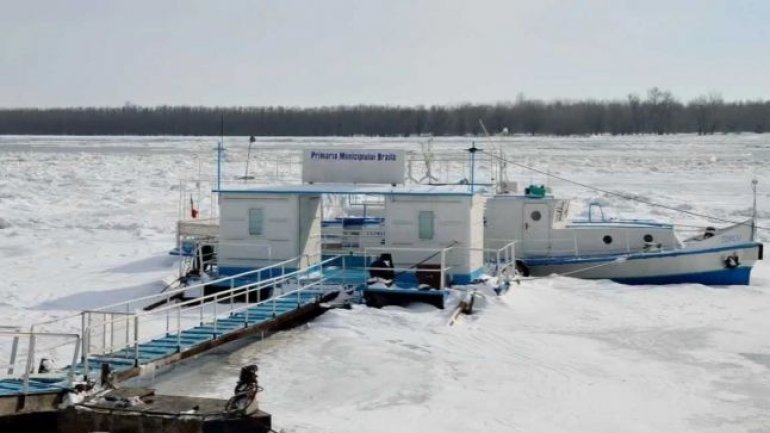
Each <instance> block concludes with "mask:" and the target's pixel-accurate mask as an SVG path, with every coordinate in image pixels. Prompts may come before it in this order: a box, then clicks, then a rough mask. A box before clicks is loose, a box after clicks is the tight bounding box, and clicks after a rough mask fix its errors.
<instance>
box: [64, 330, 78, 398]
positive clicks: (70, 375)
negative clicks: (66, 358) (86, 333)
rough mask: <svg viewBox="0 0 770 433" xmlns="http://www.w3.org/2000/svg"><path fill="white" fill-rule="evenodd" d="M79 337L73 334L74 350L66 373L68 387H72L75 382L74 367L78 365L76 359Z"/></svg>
mask: <svg viewBox="0 0 770 433" xmlns="http://www.w3.org/2000/svg"><path fill="white" fill-rule="evenodd" d="M79 350H80V336H79V335H77V334H75V350H74V351H73V352H74V353H73V354H72V364H70V371H69V373H67V382H68V385H69V386H72V384H73V382H74V381H75V366H76V365H77V363H78V357H79V356H80V352H79Z"/></svg>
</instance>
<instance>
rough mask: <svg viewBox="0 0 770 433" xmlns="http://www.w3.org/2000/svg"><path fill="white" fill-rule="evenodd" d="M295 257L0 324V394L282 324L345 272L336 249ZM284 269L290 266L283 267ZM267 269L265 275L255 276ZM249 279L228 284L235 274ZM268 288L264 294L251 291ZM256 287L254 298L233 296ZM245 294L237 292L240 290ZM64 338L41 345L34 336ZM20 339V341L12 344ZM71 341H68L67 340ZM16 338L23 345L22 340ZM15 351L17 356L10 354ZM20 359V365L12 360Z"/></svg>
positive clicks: (125, 370)
mask: <svg viewBox="0 0 770 433" xmlns="http://www.w3.org/2000/svg"><path fill="white" fill-rule="evenodd" d="M300 261H301V258H300V257H298V258H295V259H291V260H287V261H283V262H279V263H276V264H273V265H270V266H267V267H264V268H260V269H255V270H253V271H249V272H245V273H242V274H238V275H232V276H228V277H225V278H221V279H218V280H215V281H210V282H207V283H205V284H199V285H195V286H188V287H184V288H180V289H176V290H173V291H168V292H165V293H160V294H155V295H150V296H145V297H141V298H136V299H131V300H128V301H124V302H120V303H116V304H112V305H108V306H105V307H102V308H98V309H95V310H89V311H82V312H80V313H78V314H75V315H71V316H67V317H62V318H59V319H56V320H53V321H50V322H45V323H41V324H37V325H34V326H33V327H32V329H31V330H30V332H20V331H19V330H17V329H6V330H3V328H0V337H1V336H5V337H10V338H12V339H13V344H12V351H11V352H12V353H11V359H10V363H9V365H8V366H7V368H5V367H4V368H3V371H0V373H5V377H3V375H0V398H2V397H4V396H20V395H31V394H41V393H61V392H62V390H65V389H68V388H69V387H71V386H72V384H73V381H74V380H75V379H76V378H78V379H80V378H83V377H87V378H91V379H93V378H94V377H95V376H97V375H98V372H99V371H100V369H101V367H102V365H103V364H107V365H108V366H109V367H110V368H111V370H112V371H113V372H114V374H115V377H116V379H117V380H118V381H120V380H125V379H128V378H130V377H134V376H138V375H142V374H146V373H150V372H152V371H154V370H156V369H157V368H161V367H163V366H166V365H170V364H173V363H175V362H177V361H180V360H182V359H185V358H189V357H192V356H195V355H197V354H200V353H202V352H205V351H206V350H210V349H212V348H214V347H217V346H219V345H221V344H225V343H227V342H230V341H235V340H238V339H240V338H243V337H246V336H249V335H260V334H264V333H271V332H274V331H276V330H280V329H283V328H285V327H287V326H289V325H291V324H292V323H295V322H296V321H298V320H303V319H306V318H308V317H312V316H313V315H316V314H319V313H320V311H321V307H320V303H322V302H325V301H328V300H330V299H331V298H333V297H335V296H336V295H337V293H338V292H339V291H340V290H341V289H342V288H343V283H342V282H343V281H346V280H347V279H348V278H347V277H346V276H345V275H344V274H345V269H344V268H345V266H344V260H341V257H339V256H337V257H331V258H326V259H324V260H323V261H320V262H317V263H315V264H313V265H311V266H307V267H304V268H299V269H298V266H297V264H298V263H300ZM288 269H298V270H294V271H291V272H287V271H286V270H288ZM264 275H272V276H271V277H269V278H261V277H262V276H264ZM244 279H246V280H248V281H250V282H249V283H248V284H242V285H236V283H235V282H236V281H244ZM210 284H216V285H218V286H219V287H223V286H224V287H228V286H229V287H230V288H229V289H224V290H222V291H220V292H217V293H213V294H210V295H206V296H202V297H198V298H194V299H188V300H184V301H181V302H177V303H174V300H175V299H178V295H180V294H183V293H185V292H188V293H189V292H195V291H199V292H201V293H202V292H203V289H204V286H206V285H210ZM268 287H269V288H272V289H273V293H274V295H273V296H272V297H271V298H269V299H264V300H261V299H258V297H259V294H260V293H263V292H262V291H263V289H265V288H268ZM249 294H256V296H257V302H251V303H247V302H238V301H237V300H244V299H249ZM244 295H245V296H244ZM163 300H165V301H166V303H165V305H163V306H161V307H160V308H156V309H153V310H150V311H144V310H143V308H144V307H145V306H147V305H151V304H157V303H158V301H163ZM78 328H79V329H80V332H79V333H71V334H56V333H50V332H46V331H47V330H49V329H78ZM43 337H46V338H50V337H59V338H67V339H69V340H70V342H69V346H71V347H65V346H64V345H62V344H58V345H56V346H53V347H46V348H41V347H40V346H39V345H36V342H37V341H38V340H40V339H41V338H43ZM20 342H21V343H23V344H21V346H20ZM73 343H74V344H73ZM22 346H23V347H22ZM65 349H67V350H69V352H67V354H66V355H64V356H66V357H67V358H65V359H71V360H72V362H71V363H70V364H69V365H68V366H67V367H66V368H64V369H60V370H57V371H55V372H53V373H37V371H38V369H37V365H36V362H39V361H40V360H41V359H42V358H45V357H47V356H54V355H57V356H58V357H60V358H61V357H62V355H63V351H65ZM19 353H23V356H17V355H18V354H19ZM22 364H23V367H22V368H20V367H19V366H21V365H22Z"/></svg>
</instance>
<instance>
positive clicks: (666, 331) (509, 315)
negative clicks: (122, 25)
mask: <svg viewBox="0 0 770 433" xmlns="http://www.w3.org/2000/svg"><path fill="white" fill-rule="evenodd" d="M216 140H217V139H216V138H211V137H200V138H190V137H151V138H142V137H89V138H83V137H0V275H2V276H3V279H2V282H1V283H0V325H7V324H13V325H17V326H28V325H30V324H32V323H35V322H38V321H41V320H45V319H49V318H52V317H56V316H58V315H62V314H64V313H68V312H72V311H76V310H80V309H84V308H89V307H95V306H98V305H101V304H105V303H108V302H112V301H116V300H121V299H127V298H130V297H135V296H138V295H139V294H144V293H154V292H157V291H158V290H160V288H161V287H162V285H161V284H160V283H159V280H160V279H161V278H162V277H165V276H167V275H169V274H170V273H172V272H173V271H174V269H175V265H174V261H173V259H172V258H171V257H170V256H168V255H167V254H166V252H167V250H168V249H169V247H170V246H171V245H172V244H173V239H174V229H175V221H176V219H177V217H178V214H179V209H178V203H179V199H180V178H185V179H191V178H198V177H201V178H207V179H208V178H211V177H212V176H213V175H214V173H215V159H214V151H213V148H214V147H215V145H216ZM421 141H423V142H424V141H425V140H424V139H367V138H342V139H335V138H301V139H300V138H297V139H292V138H280V139H270V138H261V139H258V141H257V143H256V144H255V148H254V149H255V150H254V154H253V155H252V157H253V158H254V159H253V160H252V162H251V168H250V170H251V171H250V173H252V174H257V175H258V177H265V178H266V179H267V180H271V181H273V180H276V179H278V178H285V177H292V176H296V174H297V173H298V170H299V167H298V164H297V163H298V160H297V159H296V151H295V150H294V149H301V148H306V147H308V146H321V147H323V146H347V147H350V148H355V147H364V146H366V147H379V148H407V149H410V150H415V151H417V152H419V150H420V142H421ZM247 143H248V139H247V138H246V137H233V138H226V140H225V145H226V148H227V151H226V156H225V163H224V171H225V178H226V179H232V178H234V177H235V176H239V175H242V174H243V173H244V170H245V166H244V158H245V155H246V145H247ZM469 145H470V139H469V138H436V139H434V140H433V150H434V152H435V154H436V155H437V156H438V155H442V154H446V153H447V152H455V153H456V152H458V151H461V150H462V149H463V148H466V147H468V146H469ZM477 145H478V146H480V147H482V148H492V147H494V146H502V147H503V148H504V149H505V151H506V153H507V156H508V157H509V158H511V159H513V160H515V161H517V162H520V163H522V164H525V165H529V166H533V167H536V168H538V169H540V170H544V171H548V172H550V173H553V174H556V175H558V176H561V177H566V178H570V179H574V180H576V181H579V182H582V183H586V184H591V185H595V186H597V187H600V188H604V189H611V190H616V191H623V192H627V193H633V194H637V195H638V196H639V197H640V198H643V199H645V200H651V201H655V202H660V203H662V204H665V205H667V206H673V207H679V208H681V209H686V210H690V211H692V212H695V213H700V214H708V215H713V216H716V217H719V218H723V219H729V220H738V219H741V218H743V217H744V216H748V215H749V214H750V211H751V189H750V181H751V179H753V178H756V179H758V180H759V188H758V190H759V194H758V214H759V217H760V219H759V225H761V226H764V227H770V170H768V167H770V135H750V134H747V135H736V136H711V137H697V136H689V135H687V136H671V137H653V136H643V137H577V138H530V137H512V138H504V139H503V138H499V139H494V140H493V141H492V142H490V141H489V140H478V141H477ZM275 162H278V163H279V166H280V168H279V169H277V170H276V169H275V168H274V164H273V163H275ZM482 164H483V162H482ZM461 170H462V168H461V167H455V168H454V171H451V170H450V172H447V173H439V174H440V175H442V176H447V177H450V178H455V180H459V179H460V178H462V177H463V176H464V173H462V172H461ZM510 177H511V179H512V180H516V181H518V182H519V184H523V183H528V182H530V181H533V182H537V183H549V184H550V186H551V187H552V188H553V190H554V193H555V194H556V195H559V196H565V197H573V198H575V202H574V208H575V210H576V211H578V212H580V211H581V210H583V209H585V203H586V202H587V201H588V200H599V201H601V202H602V203H604V204H605V205H606V206H607V208H608V210H609V211H610V213H611V214H612V215H617V216H625V217H643V218H647V217H652V218H657V219H664V220H669V221H672V222H675V223H679V224H692V225H701V226H702V225H704V224H705V223H706V221H705V220H703V219H700V218H697V217H694V216H689V215H686V214H678V213H674V212H671V211H668V210H664V209H660V208H650V207H647V206H645V205H642V204H640V203H636V202H629V201H623V200H622V199H620V198H617V197H614V196H605V195H603V194H600V193H596V192H593V191H590V190H586V189H583V188H581V187H578V186H576V185H572V184H569V183H566V182H563V181H555V180H551V181H548V180H547V179H546V178H545V176H543V175H541V174H537V173H531V172H526V171H525V170H523V169H520V168H512V169H511V170H510ZM183 187H184V188H185V191H189V193H188V192H185V193H184V197H183V198H184V199H185V200H186V199H187V195H188V194H189V195H191V196H192V197H193V198H194V199H195V201H196V202H198V203H199V204H201V205H202V208H203V210H204V215H205V213H206V212H207V206H208V200H209V198H210V195H209V193H208V191H207V189H206V185H205V184H203V186H202V187H201V188H200V192H199V190H198V188H197V187H196V186H195V183H194V182H191V181H187V182H184V184H183ZM759 236H760V238H761V239H762V240H765V241H768V240H770V232H768V231H760V232H759ZM447 314H448V312H440V311H436V310H434V309H432V308H429V307H422V306H417V307H413V308H409V309H402V308H385V309H382V310H375V309H367V308H363V307H357V308H354V309H352V310H334V311H331V312H329V313H327V314H325V315H324V316H322V317H320V318H319V319H317V320H315V321H313V322H311V323H309V324H308V325H306V326H302V327H300V328H297V329H294V330H292V331H289V332H284V333H280V334H278V335H276V336H273V337H271V338H270V339H267V340H265V341H263V342H255V343H254V344H251V345H248V346H246V347H243V348H240V349H238V350H236V351H234V352H231V353H223V352H221V351H220V352H216V353H213V354H211V355H207V356H205V357H203V358H201V359H200V360H198V361H197V362H195V363H191V364H189V365H186V366H184V367H181V368H177V369H176V370H174V371H172V372H171V373H169V374H165V375H162V376H159V377H156V378H154V379H153V382H154V385H155V386H157V387H158V388H159V389H160V390H161V391H164V392H173V393H185V394H190V395H200V396H216V397H225V398H226V397H228V396H229V395H230V393H231V391H232V388H233V386H234V384H235V380H236V378H237V374H238V370H239V368H240V367H241V366H242V365H245V364H248V363H254V362H256V363H258V364H259V366H260V378H261V383H262V385H263V386H264V387H265V393H264V394H263V395H262V396H261V401H262V404H263V408H264V409H265V410H267V411H268V412H271V413H273V414H274V424H275V425H276V426H278V427H280V428H282V429H284V430H285V431H287V432H380V431H381V432H391V431H404V432H407V431H408V432H432V431H435V432H469V431H484V432H516V431H521V432H562V431H564V432H566V431H569V432H587V433H588V432H591V433H593V432H613V433H614V432H618V431H623V432H661V431H672V432H673V431H676V432H755V433H756V432H770V334H768V329H770V264H768V262H759V263H758V264H757V266H756V267H755V270H754V273H753V278H752V285H751V286H748V287H729V288H709V287H704V286H699V285H680V286H639V287H627V286H622V285H618V284H615V283H612V282H608V281H581V280H575V279H571V278H564V277H552V278H547V279H543V280H538V281H533V282H528V283H526V284H522V285H521V286H518V287H515V288H514V289H513V290H512V291H511V292H509V293H508V294H507V295H505V296H504V297H501V298H490V299H488V302H487V303H486V305H485V307H484V308H483V309H482V310H481V311H480V312H479V314H477V315H475V316H473V317H471V318H469V319H466V320H465V321H463V322H461V323H459V324H458V325H456V326H453V327H448V326H447V325H446V323H447ZM0 345H2V342H0ZM4 353H5V352H2V353H0V357H5V356H6V355H5V354H4Z"/></svg>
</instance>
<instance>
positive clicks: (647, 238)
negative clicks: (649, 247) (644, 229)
mask: <svg viewBox="0 0 770 433" xmlns="http://www.w3.org/2000/svg"><path fill="white" fill-rule="evenodd" d="M644 241H645V242H652V235H651V234H646V235H644Z"/></svg>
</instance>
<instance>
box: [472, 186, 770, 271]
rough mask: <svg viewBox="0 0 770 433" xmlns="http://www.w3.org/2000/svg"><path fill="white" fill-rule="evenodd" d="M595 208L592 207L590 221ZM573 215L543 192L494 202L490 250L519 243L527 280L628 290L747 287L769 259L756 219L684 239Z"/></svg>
mask: <svg viewBox="0 0 770 433" xmlns="http://www.w3.org/2000/svg"><path fill="white" fill-rule="evenodd" d="M595 206H596V205H591V206H589V215H591V214H592V211H593V210H594V207H595ZM599 210H600V211H601V208H599ZM568 211H569V201H567V200H562V199H556V198H554V197H552V196H550V195H546V194H545V193H544V191H542V190H538V191H537V193H536V194H524V195H512V194H499V195H496V196H494V197H491V198H490V199H489V200H488V201H487V208H486V228H485V246H486V247H489V248H491V247H494V245H497V244H499V243H502V242H503V241H504V240H505V241H510V240H515V241H517V244H516V258H517V263H518V267H519V270H520V271H521V272H522V273H523V274H528V275H531V276H546V275H551V274H560V275H569V276H572V277H576V278H585V279H610V280H614V281H617V282H620V283H624V284H679V283H700V284H706V285H738V284H740V285H747V284H749V282H750V276H751V269H752V266H753V265H754V263H755V262H756V261H757V260H761V259H762V255H763V251H762V243H760V242H756V241H755V240H754V232H755V230H754V219H753V218H752V219H749V220H747V221H744V222H740V223H738V224H734V225H731V226H728V227H724V228H721V229H716V228H712V227H708V228H706V229H705V230H704V231H703V232H702V233H701V234H700V235H698V236H693V237H690V238H688V239H685V240H680V239H679V238H678V237H677V235H676V233H675V231H674V226H673V225H671V224H665V223H658V222H654V221H646V220H612V219H606V218H604V217H603V212H601V214H602V216H601V217H600V218H598V219H593V218H591V217H590V216H589V218H588V219H585V220H575V221H570V220H569V216H568V213H569V212H568Z"/></svg>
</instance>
